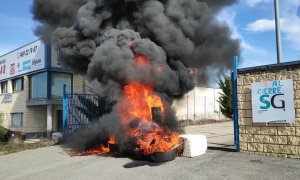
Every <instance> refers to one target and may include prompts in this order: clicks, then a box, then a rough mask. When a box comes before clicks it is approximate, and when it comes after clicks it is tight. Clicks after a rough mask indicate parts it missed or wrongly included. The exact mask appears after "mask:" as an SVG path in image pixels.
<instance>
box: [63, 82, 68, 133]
mask: <svg viewBox="0 0 300 180" xmlns="http://www.w3.org/2000/svg"><path fill="white" fill-rule="evenodd" d="M66 88H67V85H66V84H64V86H63V135H64V136H65V135H66V134H67V132H68V115H69V102H68V95H67V92H66Z"/></svg>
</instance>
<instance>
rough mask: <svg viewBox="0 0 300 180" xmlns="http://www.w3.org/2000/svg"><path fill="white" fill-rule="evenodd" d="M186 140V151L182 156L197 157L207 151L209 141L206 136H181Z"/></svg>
mask: <svg viewBox="0 0 300 180" xmlns="http://www.w3.org/2000/svg"><path fill="white" fill-rule="evenodd" d="M180 137H181V138H183V140H184V150H183V154H182V156H185V157H195V156H200V155H202V154H204V153H205V152H206V150H207V139H206V136H205V135H194V134H193V135H192V134H184V135H180Z"/></svg>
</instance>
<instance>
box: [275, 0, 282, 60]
mask: <svg viewBox="0 0 300 180" xmlns="http://www.w3.org/2000/svg"><path fill="white" fill-rule="evenodd" d="M274 6H275V25H276V47H277V63H278V64H279V63H281V35H280V16H279V3H278V0H274Z"/></svg>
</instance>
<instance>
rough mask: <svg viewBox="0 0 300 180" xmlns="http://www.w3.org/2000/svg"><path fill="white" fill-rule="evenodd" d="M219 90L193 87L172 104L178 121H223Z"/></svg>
mask: <svg viewBox="0 0 300 180" xmlns="http://www.w3.org/2000/svg"><path fill="white" fill-rule="evenodd" d="M220 92H221V89H213V88H205V87H195V88H194V89H193V90H191V91H190V92H188V93H187V94H185V95H184V96H183V97H182V98H181V99H179V100H175V101H174V102H173V105H172V108H174V110H175V111H176V116H177V118H178V119H179V120H201V119H214V120H220V119H224V117H223V116H222V114H221V113H220V107H219V103H218V99H219V96H220V94H219V93H220Z"/></svg>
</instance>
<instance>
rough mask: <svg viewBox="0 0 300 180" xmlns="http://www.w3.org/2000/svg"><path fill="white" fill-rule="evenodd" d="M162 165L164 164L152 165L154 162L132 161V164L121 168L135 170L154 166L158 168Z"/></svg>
mask: <svg viewBox="0 0 300 180" xmlns="http://www.w3.org/2000/svg"><path fill="white" fill-rule="evenodd" d="M162 164H164V163H154V162H149V161H133V162H130V163H127V164H125V165H124V166H123V167H124V168H136V167H141V166H150V167H155V166H160V165H162Z"/></svg>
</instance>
